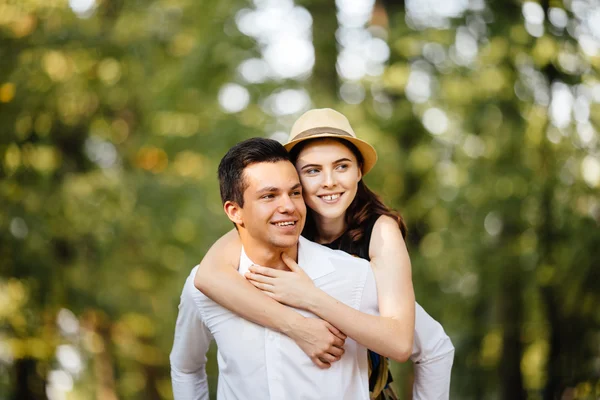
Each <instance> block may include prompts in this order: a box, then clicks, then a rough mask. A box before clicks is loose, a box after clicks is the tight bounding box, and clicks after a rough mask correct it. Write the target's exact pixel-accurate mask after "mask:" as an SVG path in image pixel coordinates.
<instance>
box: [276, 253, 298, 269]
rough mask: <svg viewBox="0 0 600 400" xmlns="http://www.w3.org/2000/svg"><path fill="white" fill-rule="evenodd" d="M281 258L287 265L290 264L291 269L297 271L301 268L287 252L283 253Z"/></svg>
mask: <svg viewBox="0 0 600 400" xmlns="http://www.w3.org/2000/svg"><path fill="white" fill-rule="evenodd" d="M281 259H282V260H283V262H284V263H285V265H287V266H288V268H289V269H290V271H292V272H297V271H298V270H299V269H301V268H300V267H299V266H298V264H297V263H296V261H294V260H293V259H292V257H290V256H288V255H287V254H285V253H281Z"/></svg>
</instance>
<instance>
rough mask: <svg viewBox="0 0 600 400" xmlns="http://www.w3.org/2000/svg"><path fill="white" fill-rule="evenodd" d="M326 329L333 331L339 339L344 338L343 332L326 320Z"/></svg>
mask: <svg viewBox="0 0 600 400" xmlns="http://www.w3.org/2000/svg"><path fill="white" fill-rule="evenodd" d="M327 329H329V332H331V333H333V334H334V335H335V336H337V337H339V338H340V339H342V340H346V335H345V334H344V332H342V331H340V330H339V329H338V328H336V327H335V326H333V325H331V324H330V323H329V322H327Z"/></svg>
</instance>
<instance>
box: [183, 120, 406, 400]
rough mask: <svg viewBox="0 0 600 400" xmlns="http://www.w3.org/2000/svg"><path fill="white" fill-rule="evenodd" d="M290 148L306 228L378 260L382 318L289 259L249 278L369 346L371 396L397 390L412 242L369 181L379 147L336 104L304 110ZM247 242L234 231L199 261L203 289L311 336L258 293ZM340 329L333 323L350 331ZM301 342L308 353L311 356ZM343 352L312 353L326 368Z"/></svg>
mask: <svg viewBox="0 0 600 400" xmlns="http://www.w3.org/2000/svg"><path fill="white" fill-rule="evenodd" d="M285 147H286V149H287V150H288V151H290V156H291V159H292V162H293V163H294V165H295V166H296V169H297V171H298V174H299V176H300V181H301V183H302V186H303V197H304V200H305V202H306V204H307V206H308V207H309V209H310V211H309V212H308V215H307V221H306V225H305V228H304V230H303V236H305V237H306V238H307V239H309V240H312V241H315V242H317V243H321V244H323V245H327V246H329V247H331V248H334V249H340V250H344V251H346V252H348V253H350V254H353V255H356V256H358V257H361V258H364V259H367V260H370V262H371V266H372V268H373V272H374V276H375V279H376V283H377V292H378V300H379V309H380V316H379V317H376V316H371V315H367V314H363V313H361V312H359V311H357V310H355V309H352V308H351V307H349V306H346V305H344V304H342V303H340V302H338V301H336V300H335V299H333V298H332V297H330V296H328V295H327V294H326V293H324V292H322V291H321V290H319V289H317V288H316V287H315V286H314V284H313V283H312V281H311V280H310V278H308V276H307V275H306V274H304V272H303V271H302V269H300V268H299V267H298V266H297V265H296V264H295V262H294V261H293V260H291V259H289V258H288V259H285V260H284V261H285V262H286V264H287V265H288V266H289V267H290V271H289V272H287V271H272V270H271V269H268V268H262V267H259V266H254V267H253V268H252V269H251V273H249V274H248V275H246V278H247V279H248V281H249V282H250V283H252V284H253V285H254V286H256V287H257V288H259V289H261V290H262V291H263V293H265V294H267V295H268V296H269V297H271V298H273V299H275V300H277V301H278V302H280V303H283V304H286V305H289V306H293V307H296V308H302V309H305V310H308V311H310V312H312V313H314V314H316V315H317V316H319V317H320V318H322V319H323V320H325V321H328V322H329V323H330V324H332V325H333V326H334V327H335V328H337V329H339V330H340V331H342V332H343V333H344V334H346V335H348V336H349V337H351V338H352V339H354V340H355V341H357V342H358V343H360V344H362V345H363V346H365V347H367V348H369V349H371V350H372V351H370V352H369V361H370V363H369V365H370V366H371V373H370V377H369V386H370V391H371V398H372V399H390V398H391V399H393V398H396V396H395V394H394V393H393V391H392V388H391V386H390V385H389V383H390V382H391V374H390V373H389V370H388V360H387V359H386V358H385V357H390V358H392V359H394V360H397V361H400V362H403V361H406V360H407V359H408V357H409V356H410V354H411V352H412V342H413V333H414V323H415V298H414V291H413V286H412V279H411V267H410V259H409V257H408V252H407V250H406V246H405V243H404V235H405V232H406V227H405V225H404V222H403V220H402V218H401V217H400V216H399V215H398V214H395V213H394V212H392V211H391V210H390V209H389V208H387V207H386V206H385V205H384V204H383V203H382V202H381V200H380V199H379V198H378V197H377V196H376V195H375V194H374V193H373V192H371V191H370V190H369V189H368V188H367V187H366V185H365V184H364V182H363V181H362V177H363V176H364V174H366V173H367V172H369V170H370V169H371V168H372V167H373V165H374V164H375V162H376V159H377V156H376V152H375V150H374V148H373V147H372V146H371V145H369V144H368V143H366V142H364V141H362V140H360V139H358V138H356V135H355V134H354V131H353V130H352V127H351V126H350V124H349V122H348V120H347V119H346V118H345V117H344V116H343V115H342V114H340V113H338V112H336V111H334V110H331V109H320V110H311V111H308V112H307V113H305V114H304V115H303V116H301V117H300V118H299V119H298V121H296V123H295V124H294V126H293V128H292V133H291V140H290V142H289V143H288V144H286V145H285ZM240 250H241V244H240V242H239V239H238V237H237V235H236V234H235V233H233V232H230V233H228V234H227V235H225V236H224V237H223V238H221V239H220V240H219V241H218V242H217V243H215V245H214V246H213V247H212V248H211V249H210V250H209V252H208V253H207V255H206V257H205V258H204V260H203V261H202V263H201V265H200V268H199V270H198V274H197V275H196V279H195V284H196V287H197V288H198V289H200V290H201V291H202V292H203V293H204V294H205V295H207V296H208V297H210V298H212V299H213V300H214V301H216V302H217V303H220V304H221V305H223V306H224V307H226V308H229V309H231V310H233V311H234V312H236V313H238V314H240V315H241V316H242V317H244V318H246V319H249V320H251V321H254V322H257V323H259V324H261V325H264V326H266V327H269V328H271V329H277V330H280V331H283V332H284V333H286V334H288V336H290V337H291V338H292V339H294V340H296V338H297V337H298V336H302V335H304V336H306V335H309V333H307V332H303V331H302V329H301V328H299V327H298V325H294V324H293V323H290V322H289V321H291V319H290V318H292V317H290V314H289V313H290V311H291V310H290V309H289V308H286V307H282V306H280V305H278V304H277V303H274V302H270V301H269V299H268V298H267V297H266V296H262V297H258V296H256V293H251V291H250V290H249V289H248V285H247V284H246V283H245V282H243V279H240V278H241V277H240V276H239V274H237V272H235V270H234V269H237V265H238V262H239V254H240ZM232 267H233V268H232ZM249 296H252V297H249ZM292 313H294V312H293V311H292ZM335 328H333V327H331V329H330V330H331V331H332V332H334V333H335V334H337V335H338V336H342V335H340V334H339V332H338V331H337V330H336V329H335ZM342 337H343V336H342ZM296 341H297V343H299V341H298V340H296ZM307 341H309V340H307ZM299 344H300V343H299ZM300 345H301V347H302V344H300ZM303 350H305V352H307V354H309V356H310V355H311V354H312V353H309V351H307V350H306V349H305V348H303ZM379 354H381V355H383V356H384V357H382V356H380V355H379ZM340 355H341V354H339V353H337V354H334V353H333V352H332V354H324V355H323V354H321V355H320V356H319V357H311V358H312V359H313V362H315V363H316V364H317V365H319V366H321V367H328V365H329V363H331V362H334V361H336V360H337V359H339V356H340Z"/></svg>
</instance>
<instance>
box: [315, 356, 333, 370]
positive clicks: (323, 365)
mask: <svg viewBox="0 0 600 400" xmlns="http://www.w3.org/2000/svg"><path fill="white" fill-rule="evenodd" d="M311 360H312V362H313V363H314V364H315V365H316V366H317V367H319V368H321V369H327V368H329V367H331V364H329V363H325V362H323V361H321V360H319V358H317V357H312V358H311Z"/></svg>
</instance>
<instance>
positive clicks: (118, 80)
mask: <svg viewBox="0 0 600 400" xmlns="http://www.w3.org/2000/svg"><path fill="white" fill-rule="evenodd" d="M84 3H85V2H84ZM299 3H300V4H301V5H302V6H304V7H306V8H307V9H308V11H309V12H310V13H311V14H312V23H313V44H314V48H315V65H314V68H313V74H312V75H311V76H309V77H304V78H301V79H270V80H266V81H264V82H261V83H253V84H248V83H247V82H244V81H243V79H242V78H240V76H239V75H240V74H239V71H238V69H237V68H238V65H239V64H240V63H241V62H243V61H244V60H246V59H248V58H250V57H260V46H259V44H257V43H256V42H255V41H254V40H253V39H252V38H250V37H248V36H246V35H244V34H242V33H241V32H240V31H238V29H237V27H236V22H235V18H234V17H235V15H236V13H237V12H238V11H239V10H241V9H243V8H248V7H250V8H252V6H251V5H249V4H247V3H245V2H241V1H235V0H220V1H216V0H204V1H202V2H194V1H189V0H151V1H144V2H142V1H139V0H138V1H135V0H133V1H127V2H126V1H123V0H103V1H99V2H97V3H93V2H92V3H90V4H95V5H94V8H93V9H91V12H90V13H89V15H83V14H82V15H79V16H78V15H77V14H76V13H74V12H73V10H72V7H74V5H77V4H81V2H79V3H78V2H74V1H72V2H70V3H67V2H66V1H44V2H43V1H38V0H4V1H2V2H0V130H1V135H0V204H1V208H0V238H1V240H0V399H19V400H21V399H44V398H47V397H49V398H52V399H62V398H67V399H91V398H97V399H117V398H122V399H169V398H171V397H172V394H171V388H170V376H169V361H168V354H169V351H170V346H171V343H172V336H173V329H174V322H175V318H176V314H177V304H178V300H179V293H180V291H181V287H182V284H183V281H184V279H185V277H186V276H187V274H188V273H189V271H190V269H191V268H192V267H193V266H194V265H195V264H197V263H198V261H199V260H200V259H201V257H202V255H203V254H204V252H205V251H206V249H207V248H208V246H210V244H211V243H212V242H213V241H214V240H215V239H216V238H217V237H219V235H221V234H222V233H224V232H225V231H226V230H228V229H229V228H230V224H229V222H228V221H227V220H226V218H225V217H224V216H223V213H222V210H221V207H220V200H219V194H218V185H217V182H216V167H217V164H218V162H219V160H220V157H221V156H222V155H223V154H224V153H225V152H226V150H227V149H228V148H229V147H230V146H231V145H233V144H234V143H236V142H238V141H240V140H242V139H245V138H248V137H251V136H264V135H265V134H271V133H273V132H274V131H277V130H284V131H285V129H287V128H289V126H290V123H291V122H292V121H293V119H294V118H295V117H296V116H297V114H294V115H288V116H284V117H282V118H280V119H279V120H278V119H276V117H275V116H274V115H273V114H272V113H269V112H267V111H266V108H267V107H266V106H265V99H266V98H267V97H268V96H269V95H271V94H272V93H273V92H274V91H276V90H278V89H280V88H283V87H288V88H294V89H304V90H306V91H307V92H308V93H309V94H310V98H311V99H312V106H318V107H333V108H336V109H338V110H339V111H341V112H343V113H345V114H346V115H347V116H348V117H349V118H350V119H351V122H352V124H353V126H354V129H355V130H356V131H357V132H359V135H360V136H362V137H364V138H366V139H368V140H370V141H371V142H372V143H373V144H374V145H375V147H376V148H377V149H378V151H379V163H378V165H377V166H376V168H375V170H374V171H373V172H372V173H371V174H369V176H368V177H367V182H368V183H369V185H370V186H371V187H372V188H373V189H375V190H376V191H377V192H379V193H381V194H382V196H383V197H384V199H385V200H386V202H388V203H389V204H390V205H393V206H394V207H395V208H396V209H398V210H399V211H401V213H402V214H403V215H404V217H405V219H406V220H407V222H408V225H409V229H410V235H409V239H408V242H409V248H410V253H411V258H412V263H413V280H414V284H415V290H416V294H417V298H418V300H419V302H420V303H421V304H422V305H423V306H424V307H425V308H426V309H427V310H428V311H429V313H430V314H431V315H432V316H434V317H435V318H436V319H437V320H439V321H440V322H441V323H442V324H443V325H444V327H445V328H446V330H447V332H448V333H449V335H450V336H451V337H452V339H453V342H454V344H455V346H456V349H457V352H456V358H455V362H454V369H453V383H452V398H460V399H463V398H464V399H496V398H502V399H507V400H508V399H518V398H531V399H538V398H540V399H541V398H543V399H557V398H562V399H574V398H577V399H595V398H598V397H599V396H600V364H599V360H600V350H599V349H600V299H599V297H600V290H599V289H600V284H599V283H598V282H600V270H599V269H598V268H597V267H598V265H599V263H600V230H599V222H600V196H599V195H598V188H599V187H600V178H599V177H600V161H599V154H600V153H599V147H598V143H599V137H598V133H597V132H596V127H597V126H598V123H599V122H600V106H599V102H600V94H598V91H599V90H600V89H599V88H600V86H599V85H600V80H599V77H598V69H599V67H600V57H599V56H598V55H597V54H593V52H591V53H592V54H591V53H590V51H584V50H585V49H583V48H582V45H581V42H580V43H578V42H577V40H576V39H575V38H574V37H575V36H576V35H575V36H574V35H572V34H570V33H567V29H562V30H561V29H557V28H555V27H554V28H553V27H552V26H551V25H550V23H549V22H548V21H546V22H545V24H546V31H545V33H543V34H541V35H537V36H539V37H535V36H532V35H531V34H530V33H528V31H527V30H526V27H525V21H524V18H523V15H522V8H523V7H522V6H523V4H522V3H521V2H518V1H512V0H511V1H507V2H500V1H488V2H483V1H482V2H480V3H481V4H483V8H479V9H473V10H467V11H465V12H464V13H463V14H462V15H461V16H460V17H457V18H454V19H451V21H450V22H451V23H450V24H449V26H447V27H446V28H444V29H433V28H422V29H415V28H414V27H410V26H409V24H407V20H408V18H407V15H406V10H405V7H404V4H403V3H402V2H392V1H381V2H377V3H376V4H375V6H374V10H373V13H372V18H371V22H370V26H371V27H372V28H377V29H379V30H377V29H374V30H373V32H381V31H382V30H383V31H384V32H385V35H383V36H384V37H385V38H386V42H387V44H388V45H389V49H390V57H389V60H388V61H387V64H386V66H385V69H384V71H383V74H382V75H380V76H369V77H366V78H363V79H362V80H361V81H359V82H358V84H359V86H360V87H362V88H364V90H365V93H366V94H365V97H364V99H362V100H361V101H359V102H355V103H357V104H348V103H347V102H345V101H343V100H342V98H343V96H342V97H340V93H341V91H340V90H341V85H342V84H343V83H344V81H343V79H341V78H339V77H338V73H337V72H336V55H335V51H336V47H337V48H339V47H340V46H339V45H337V46H336V39H335V34H336V28H337V27H336V17H335V13H336V9H335V7H334V6H333V4H331V3H332V2H331V3H330V2H326V1H318V0H306V1H303V2H299ZM474 3H477V2H474ZM572 3H573V4H572ZM574 3H576V2H575V1H573V2H568V3H567V4H562V2H560V1H550V2H548V1H544V2H542V3H540V5H541V7H542V9H543V10H544V13H545V14H546V15H549V14H550V10H551V8H555V9H560V10H564V11H563V12H564V13H565V15H567V17H568V19H569V21H570V22H569V24H571V25H572V26H571V27H570V28H569V29H571V30H572V31H575V30H576V28H577V24H583V22H581V21H580V15H574V13H573V9H574V6H573V5H574ZM69 4H70V5H71V6H70V5H69ZM595 12H600V11H598V9H596V11H595ZM84 14H85V13H84ZM464 29H470V30H471V33H472V35H471V36H472V37H473V38H474V40H475V42H476V54H475V56H474V57H473V59H471V60H470V61H469V62H461V61H460V57H454V58H453V57H451V54H452V52H455V54H456V49H457V47H456V46H457V43H458V41H459V39H458V38H459V36H460V35H461V33H460V32H463V33H464V32H465V31H464ZM478 29H479V30H480V31H479V34H474V33H473V32H476V31H477V30H478ZM588 44H589V43H588ZM596 46H598V44H596ZM427 49H429V50H427ZM436 49H437V50H436ZM439 49H442V53H440V52H439ZM436 54H437V55H439V54H442V55H444V54H445V56H444V58H443V59H440V58H439V57H437V56H436ZM436 60H437V61H436ZM419 68H420V71H421V72H423V71H425V72H426V73H427V78H426V79H425V81H427V82H429V88H430V94H429V95H428V96H427V97H426V98H425V99H424V100H419V99H415V98H414V96H413V97H411V93H410V90H411V89H410V85H411V84H412V83H411V82H414V81H411V79H414V76H412V77H411V74H414V72H415V71H417V70H419ZM230 82H238V83H240V84H242V85H244V86H245V87H246V89H247V90H248V93H249V95H250V101H249V104H248V105H247V107H243V109H242V110H240V111H239V112H234V113H227V112H224V110H223V108H222V106H221V105H220V104H219V100H218V98H219V93H220V90H221V88H222V87H223V85H225V84H227V83H230ZM560 83H562V84H563V86H560ZM557 84H559V86H556V85H557ZM342 86H343V85H342ZM557 88H559V89H560V88H562V89H564V88H567V90H568V91H569V92H570V93H572V94H573V97H574V98H577V99H578V98H579V97H582V96H583V97H582V98H584V100H585V99H588V100H589V101H588V104H587V106H588V107H587V114H586V115H584V116H583V117H581V115H576V114H577V112H578V111H577V109H575V107H574V108H573V114H574V115H575V118H574V119H573V118H570V119H569V120H568V121H567V123H566V124H562V125H561V124H560V123H557V122H556V121H555V120H553V114H552V112H559V111H560V110H558V111H557V110H554V111H553V109H552V104H553V101H554V100H555V97H557V96H558V94H560V93H565V92H564V90H563V91H562V92H561V91H560V90H558V89H557ZM582 93H583V94H582ZM586 93H587V97H586ZM590 93H595V94H592V95H590ZM544 96H545V97H544ZM590 99H591V100H590ZM582 101H583V100H582ZM556 104H558V103H556ZM582 107H583V106H582ZM583 108H584V109H585V107H583ZM579 112H580V114H581V111H579ZM583 113H584V114H585V110H584V111H583ZM570 114H571V112H570V111H569V115H570ZM440 124H441V125H440ZM557 126H558V127H557ZM582 132H583V133H582ZM394 370H395V374H396V384H397V385H398V387H399V388H400V389H401V392H402V393H403V394H405V398H409V396H410V380H411V376H410V374H411V373H410V366H409V365H406V366H404V365H403V366H395V369H394ZM209 374H210V377H211V384H212V388H213V389H214V388H215V387H216V379H215V377H216V365H215V362H214V350H213V358H212V359H211V364H210V365H209ZM65 393H66V395H65ZM65 396H66V397H65Z"/></svg>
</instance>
